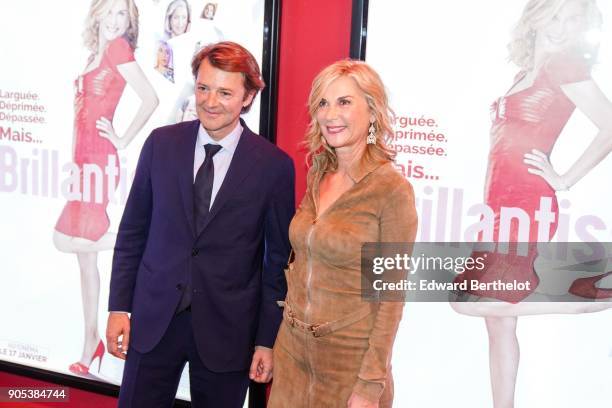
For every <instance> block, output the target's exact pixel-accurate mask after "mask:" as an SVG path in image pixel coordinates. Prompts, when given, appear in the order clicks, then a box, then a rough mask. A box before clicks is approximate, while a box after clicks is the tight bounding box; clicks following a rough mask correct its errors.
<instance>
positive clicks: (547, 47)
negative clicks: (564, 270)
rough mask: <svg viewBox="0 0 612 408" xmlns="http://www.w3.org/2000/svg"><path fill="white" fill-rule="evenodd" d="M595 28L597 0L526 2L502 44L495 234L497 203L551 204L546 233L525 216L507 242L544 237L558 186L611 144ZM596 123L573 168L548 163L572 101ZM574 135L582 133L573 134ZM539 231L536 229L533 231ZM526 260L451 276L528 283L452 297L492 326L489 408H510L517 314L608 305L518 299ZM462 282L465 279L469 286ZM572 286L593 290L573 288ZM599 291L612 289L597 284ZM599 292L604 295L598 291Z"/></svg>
mask: <svg viewBox="0 0 612 408" xmlns="http://www.w3.org/2000/svg"><path fill="white" fill-rule="evenodd" d="M600 25H601V14H600V12H599V10H598V8H597V6H596V4H595V1H594V0H530V1H528V3H527V5H526V6H525V9H524V11H523V15H522V17H521V19H520V21H519V23H518V25H517V27H516V28H515V31H514V38H513V40H512V41H511V43H510V45H509V50H510V60H511V61H512V62H514V63H515V64H516V65H518V66H519V67H520V68H521V72H520V73H519V74H518V75H517V77H516V79H515V82H514V84H513V85H512V86H511V87H510V89H509V90H508V92H507V93H506V95H504V96H503V97H501V98H499V99H498V100H497V101H496V102H495V103H494V104H493V107H492V114H493V115H492V116H493V125H492V129H491V150H490V153H489V164H488V170H487V178H486V185H485V202H486V204H487V205H488V206H489V207H490V208H491V210H492V211H493V213H494V216H495V219H494V229H493V237H492V238H491V239H492V240H494V241H498V240H499V241H503V240H504V239H501V237H500V234H501V236H503V235H504V232H503V231H502V230H503V229H504V228H503V225H502V224H503V223H500V213H501V209H502V208H520V209H522V210H524V211H525V212H526V213H527V214H529V216H530V217H532V218H534V214H535V212H536V210H537V209H538V208H539V207H540V200H541V199H544V200H547V201H548V202H549V203H550V209H551V211H552V212H553V213H554V214H555V220H554V221H553V222H552V223H551V224H550V229H549V231H547V232H544V236H542V232H540V231H538V223H537V222H536V220H535V219H531V221H530V225H529V232H528V234H524V235H521V234H520V233H519V232H518V231H517V230H518V228H514V229H513V230H511V231H509V234H508V236H506V240H507V241H510V242H538V241H540V242H541V241H548V240H550V239H551V238H552V236H553V235H554V233H555V230H556V226H557V218H558V207H557V199H556V197H555V192H556V191H562V190H567V189H569V188H570V187H571V186H573V185H574V184H575V183H577V182H578V181H579V180H580V179H581V178H582V177H584V176H585V175H586V174H587V173H588V172H589V171H590V170H591V169H592V168H593V167H595V166H596V165H597V164H598V163H599V162H600V161H601V160H603V159H604V158H605V157H606V156H607V155H608V153H609V152H610V151H611V150H612V104H611V103H610V101H609V100H608V99H607V98H606V96H605V95H604V94H603V92H602V91H601V90H600V88H599V87H598V85H597V84H596V83H595V81H594V80H593V79H592V78H591V67H592V65H593V63H594V62H595V58H596V54H597V46H596V45H595V44H593V43H592V42H589V41H588V38H587V37H588V35H587V34H588V32H589V30H591V29H595V28H598V27H599V26H600ZM576 107H577V108H578V109H579V110H580V111H582V112H583V113H584V114H585V115H586V116H587V117H588V118H589V119H590V120H591V121H592V122H593V124H594V125H595V126H596V127H597V128H598V129H599V132H598V133H597V135H596V136H595V137H594V138H593V140H592V141H591V143H590V144H589V145H588V147H587V148H586V149H585V150H584V152H582V153H581V154H579V155H577V158H576V160H575V161H574V163H573V164H572V166H571V167H570V168H569V169H568V171H567V172H565V173H564V174H559V173H557V171H555V169H554V167H553V166H552V165H551V163H550V161H549V157H550V154H551V152H552V149H553V147H554V144H555V142H556V140H557V138H558V137H559V135H560V133H561V131H562V129H563V128H564V126H565V124H566V123H567V121H568V120H569V118H570V116H571V115H572V113H573V111H574V110H575V108H576ZM576 137H584V136H583V135H576ZM538 234H539V235H540V236H538ZM532 247H533V249H530V250H529V251H528V255H527V256H525V257H521V256H518V257H507V256H504V255H503V254H501V255H498V254H495V253H491V254H488V255H489V256H488V258H487V259H488V260H487V264H486V268H485V270H484V271H477V270H471V271H467V272H466V273H464V274H462V275H460V276H459V277H458V279H457V281H463V280H477V281H480V282H492V281H494V280H501V281H504V282H511V281H512V280H514V279H516V280H517V281H519V282H530V288H531V290H527V291H523V292H518V291H512V292H511V291H492V290H491V291H480V290H469V293H471V294H472V295H475V296H477V297H482V298H489V299H497V300H501V301H503V302H482V303H454V304H453V307H454V308H455V310H457V311H458V312H460V313H464V314H469V315H476V316H483V317H485V320H486V325H487V330H488V333H489V356H490V370H491V384H492V391H493V401H494V407H495V408H508V407H513V406H514V389H515V383H516V376H517V372H518V363H519V344H518V339H517V337H516V324H517V316H519V315H528V314H543V313H582V312H592V311H598V310H602V309H605V308H607V307H610V303H608V304H590V305H587V306H585V305H584V304H581V303H556V304H554V303H546V304H542V303H527V302H525V303H519V302H521V301H522V300H523V299H525V298H526V297H527V296H529V295H530V294H531V292H533V290H534V289H535V287H537V286H538V283H539V278H538V277H537V275H536V273H535V272H534V270H533V261H534V260H535V258H536V257H537V251H536V250H535V245H532ZM468 286H469V285H468ZM572 293H574V294H576V295H579V296H583V297H592V296H590V294H589V291H588V290H587V291H585V290H579V289H577V288H576V285H573V289H572ZM600 294H602V295H603V296H612V292H610V291H608V292H607V293H606V291H605V290H604V291H600ZM598 297H602V296H598Z"/></svg>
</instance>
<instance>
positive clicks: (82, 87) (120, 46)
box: [0, 0, 265, 398]
mask: <svg viewBox="0 0 612 408" xmlns="http://www.w3.org/2000/svg"><path fill="white" fill-rule="evenodd" d="M264 4H265V2H264V1H263V0H215V1H212V2H209V1H205V0H172V1H170V0H135V1H134V0H94V1H71V2H68V3H62V4H61V5H60V4H58V3H57V2H51V1H45V0H24V1H18V2H11V4H10V5H8V6H4V7H3V11H4V13H3V15H4V16H5V18H4V22H3V24H2V26H1V27H0V35H1V37H2V38H3V46H2V62H3V68H2V75H1V76H0V199H1V200H2V201H1V202H2V207H1V208H2V211H1V213H0V225H1V226H2V237H3V239H2V247H1V249H0V258H1V259H2V268H1V269H0V276H1V280H2V284H1V285H0V320H1V321H2V328H0V359H2V360H6V361H10V362H14V363H18V364H22V365H27V366H32V367H37V368H41V369H45V370H50V371H56V372H59V373H63V374H71V375H75V376H80V377H85V378H89V379H93V380H98V381H105V382H109V383H113V384H119V383H120V381H121V375H122V369H123V363H122V361H120V360H119V359H117V358H115V357H113V356H111V355H110V354H108V353H106V352H105V350H106V344H105V343H106V340H105V328H106V320H107V305H108V288H109V280H110V272H111V259H112V248H113V245H114V240H115V232H116V231H117V228H118V223H119V221H120V217H121V214H122V210H123V207H124V204H125V201H126V199H127V194H128V193H129V190H130V185H131V180H132V178H133V174H134V171H135V167H136V163H137V160H138V155H139V152H140V148H141V146H142V144H143V143H144V141H145V139H146V137H147V136H148V134H149V133H150V131H151V130H152V129H154V128H156V127H159V126H163V125H167V124H172V123H177V122H179V121H187V120H193V119H195V118H197V116H196V114H195V106H194V104H195V98H194V80H193V75H192V73H191V67H190V61H191V57H192V56H193V54H194V53H195V52H196V51H198V50H199V49H200V48H201V47H203V46H205V45H207V44H209V43H212V42H217V41H220V40H231V41H236V42H239V43H241V44H242V45H244V46H245V47H246V48H247V49H249V50H250V51H251V52H252V53H253V55H254V56H255V57H256V58H257V60H258V62H259V63H260V65H261V62H262V55H263V24H264ZM236 10H240V12H239V13H237V12H236ZM259 112H260V104H259V102H258V101H257V100H256V101H255V103H254V105H253V109H251V111H250V112H249V113H248V114H246V115H245V117H244V119H245V120H246V122H247V124H248V125H249V127H250V128H251V129H254V130H257V129H258V128H259ZM184 374H185V373H184ZM178 395H179V397H181V398H188V396H189V387H188V384H187V377H186V376H185V375H184V377H183V380H182V382H181V385H180V388H179V394H178Z"/></svg>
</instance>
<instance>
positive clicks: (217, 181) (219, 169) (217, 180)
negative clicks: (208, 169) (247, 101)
mask: <svg viewBox="0 0 612 408" xmlns="http://www.w3.org/2000/svg"><path fill="white" fill-rule="evenodd" d="M241 134H242V126H241V125H240V122H238V124H237V125H236V127H235V128H234V129H233V130H232V131H231V132H230V133H229V134H228V135H227V136H225V137H224V138H223V139H221V140H218V141H217V140H214V139H213V138H212V137H210V136H209V134H208V132H206V129H204V127H203V126H202V124H201V123H200V129H199V130H198V140H197V142H196V146H195V155H194V156H193V181H194V183H195V178H196V174H197V173H198V169H199V168H200V166H201V165H202V164H203V163H204V159H205V158H206V151H205V150H204V145H206V144H208V143H210V144H216V145H220V146H221V150H219V151H218V152H217V154H215V155H214V156H213V166H214V168H215V177H214V178H213V186H212V193H211V195H210V207H209V210H210V208H212V205H213V203H214V202H215V197H216V196H217V193H218V192H219V189H220V188H221V184H223V180H224V179H225V175H226V174H227V170H228V169H229V166H230V163H231V162H232V157H234V152H235V151H236V146H238V141H239V140H240V135H241Z"/></svg>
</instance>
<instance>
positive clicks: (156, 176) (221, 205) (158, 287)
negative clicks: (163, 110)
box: [109, 120, 295, 372]
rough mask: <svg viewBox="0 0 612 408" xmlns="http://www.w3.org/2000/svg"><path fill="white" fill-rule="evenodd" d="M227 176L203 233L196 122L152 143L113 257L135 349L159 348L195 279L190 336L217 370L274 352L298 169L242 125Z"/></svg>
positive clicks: (113, 294) (113, 288)
mask: <svg viewBox="0 0 612 408" xmlns="http://www.w3.org/2000/svg"><path fill="white" fill-rule="evenodd" d="M241 123H242V127H243V128H244V131H243V132H242V135H241V136H240V140H239V142H238V146H237V147H236V150H235V152H234V156H233V158H232V161H231V164H230V167H229V170H228V172H227V175H226V176H225V179H224V181H223V184H222V185H221V188H220V190H219V192H218V194H217V196H216V198H215V200H214V202H213V206H212V208H211V211H210V213H209V215H208V217H207V219H206V221H205V226H204V229H203V230H202V231H201V232H200V233H198V232H197V231H196V227H195V223H194V215H193V163H194V150H195V143H196V140H197V133H198V128H199V124H200V122H199V121H197V120H196V121H193V122H183V123H178V124H176V125H171V126H166V127H162V128H159V129H156V130H154V131H153V132H152V133H151V135H150V136H149V138H148V139H147V140H146V142H145V144H144V146H143V148H142V151H141V154H140V159H139V161H138V167H137V169H136V176H135V178H134V182H133V185H132V188H131V190H130V194H129V197H128V200H127V204H126V206H125V210H124V213H123V217H122V220H121V224H120V226H119V232H118V235H117V242H116V245H115V253H114V257H113V269H112V276H111V284H110V300H109V310H110V311H127V312H131V333H130V348H134V349H136V350H137V351H139V352H141V353H146V352H148V351H150V350H152V349H153V348H154V347H155V346H156V345H157V344H158V343H159V341H160V339H161V337H162V336H163V334H164V332H165V331H166V329H167V327H168V325H169V323H170V320H171V319H172V317H173V315H174V313H175V311H176V308H177V305H178V302H179V299H180V297H181V291H182V288H183V287H184V285H185V284H186V282H188V279H189V278H190V282H191V287H192V290H193V294H192V304H191V306H192V307H191V310H192V321H193V332H194V336H195V339H196V344H197V348H198V352H199V354H200V357H201V359H202V361H203V362H204V364H205V365H206V367H207V368H208V369H210V370H212V371H216V372H228V371H238V370H243V369H245V368H248V367H249V365H250V362H251V358H252V354H253V347H254V346H255V345H262V346H267V347H272V345H273V344H274V340H275V338H276V333H277V330H278V326H279V324H280V321H281V319H282V310H281V309H280V308H279V307H278V305H277V303H276V301H278V300H284V298H285V293H286V282H285V277H284V271H283V269H284V266H285V265H286V262H287V257H288V254H289V250H290V244H289V239H288V227H289V222H290V221H291V218H292V216H293V213H294V211H295V203H294V200H295V199H294V168H293V162H292V160H291V159H290V158H289V156H287V155H286V154H285V153H283V152H282V151H281V150H280V149H278V148H277V147H276V146H274V145H273V144H271V143H270V142H268V141H266V140H265V139H263V138H262V137H260V136H257V135H255V134H254V133H253V132H251V131H250V130H249V129H248V128H247V126H246V124H245V123H244V122H242V121H241Z"/></svg>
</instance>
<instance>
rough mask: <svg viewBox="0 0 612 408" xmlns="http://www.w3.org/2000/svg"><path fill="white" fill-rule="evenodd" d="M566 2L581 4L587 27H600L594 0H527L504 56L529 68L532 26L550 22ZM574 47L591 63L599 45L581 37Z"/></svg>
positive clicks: (531, 56) (531, 62)
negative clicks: (506, 55) (506, 54)
mask: <svg viewBox="0 0 612 408" xmlns="http://www.w3.org/2000/svg"><path fill="white" fill-rule="evenodd" d="M570 1H575V2H579V3H581V4H582V5H583V6H584V16H585V19H586V29H587V30H588V29H594V28H599V27H600V26H601V24H602V17H601V12H600V11H599V8H598V7H597V4H596V2H595V0H529V1H528V2H527V4H526V5H525V8H524V9H523V14H522V15H521V18H520V20H519V21H518V23H517V24H516V26H515V28H514V30H513V32H512V39H511V41H510V43H509V44H508V51H509V55H508V59H509V60H510V61H511V62H513V63H515V64H516V65H517V66H518V67H520V68H521V69H523V70H529V69H532V68H533V64H534V48H535V36H536V28H537V27H538V26H539V25H540V24H542V23H545V22H547V21H550V20H551V19H552V18H553V17H554V16H555V15H556V14H557V13H558V12H559V10H561V7H563V6H564V5H565V4H566V3H568V2H570ZM585 31H586V30H585ZM576 46H577V47H578V48H580V50H579V51H580V52H581V54H582V55H584V56H586V59H587V62H590V63H591V64H593V63H594V62H595V60H596V56H597V51H598V48H599V44H594V43H589V42H587V41H585V39H582V40H581V41H579V43H578V44H576Z"/></svg>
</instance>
